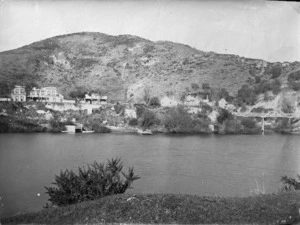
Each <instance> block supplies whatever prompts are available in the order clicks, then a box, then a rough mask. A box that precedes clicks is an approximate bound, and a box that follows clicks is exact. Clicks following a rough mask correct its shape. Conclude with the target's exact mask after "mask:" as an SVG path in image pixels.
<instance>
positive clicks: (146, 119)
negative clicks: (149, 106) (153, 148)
mask: <svg viewBox="0 0 300 225" xmlns="http://www.w3.org/2000/svg"><path fill="white" fill-rule="evenodd" d="M155 124H159V120H158V118H157V117H156V115H155V113H154V112H153V111H150V110H145V111H144V113H143V115H142V116H141V126H142V127H143V128H149V127H151V126H152V125H155Z"/></svg>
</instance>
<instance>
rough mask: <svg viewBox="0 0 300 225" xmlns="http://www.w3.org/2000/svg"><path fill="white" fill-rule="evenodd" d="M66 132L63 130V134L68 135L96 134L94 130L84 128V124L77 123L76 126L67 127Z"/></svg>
mask: <svg viewBox="0 0 300 225" xmlns="http://www.w3.org/2000/svg"><path fill="white" fill-rule="evenodd" d="M65 129H66V130H63V131H62V133H68V134H75V133H83V134H89V133H94V132H95V131H94V130H91V129H89V128H87V127H86V126H84V125H83V124H80V123H77V124H74V125H66V126H65Z"/></svg>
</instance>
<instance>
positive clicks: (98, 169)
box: [45, 158, 140, 206]
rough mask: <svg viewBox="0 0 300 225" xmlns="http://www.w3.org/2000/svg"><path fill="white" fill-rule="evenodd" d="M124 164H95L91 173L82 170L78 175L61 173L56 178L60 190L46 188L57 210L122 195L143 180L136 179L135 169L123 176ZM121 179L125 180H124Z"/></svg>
mask: <svg viewBox="0 0 300 225" xmlns="http://www.w3.org/2000/svg"><path fill="white" fill-rule="evenodd" d="M122 169H123V165H122V163H121V160H120V159H118V158H116V159H111V160H108V162H107V164H106V165H104V164H102V163H101V164H99V163H97V162H94V163H93V164H91V165H88V167H87V169H85V168H80V167H79V168H78V174H76V173H75V172H73V171H72V170H65V171H64V172H63V171H61V172H60V174H59V175H56V176H55V182H54V183H53V184H54V185H56V187H45V188H46V190H47V192H46V193H47V194H48V195H49V196H50V199H49V201H50V202H51V203H52V205H54V206H66V205H69V204H75V203H79V202H83V201H90V200H95V199H99V198H102V197H104V196H108V195H114V194H122V193H124V192H125V191H126V190H127V188H130V187H131V184H132V182H133V181H135V180H137V179H139V178H140V177H139V176H137V175H135V174H134V172H133V167H132V168H129V169H128V173H127V174H125V173H123V172H122ZM121 175H123V177H124V178H125V180H123V179H122V178H121Z"/></svg>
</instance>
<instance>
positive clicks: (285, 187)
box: [280, 175, 300, 192]
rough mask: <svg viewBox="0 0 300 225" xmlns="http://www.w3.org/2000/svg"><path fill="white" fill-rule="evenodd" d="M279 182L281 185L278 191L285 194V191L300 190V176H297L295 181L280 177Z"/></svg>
mask: <svg viewBox="0 0 300 225" xmlns="http://www.w3.org/2000/svg"><path fill="white" fill-rule="evenodd" d="M280 182H281V184H282V187H281V189H280V191H283V192H286V191H294V190H300V175H297V178H296V179H294V178H291V177H287V176H283V177H281V180H280Z"/></svg>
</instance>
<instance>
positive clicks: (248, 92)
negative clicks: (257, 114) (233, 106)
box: [236, 84, 257, 106]
mask: <svg viewBox="0 0 300 225" xmlns="http://www.w3.org/2000/svg"><path fill="white" fill-rule="evenodd" d="M256 99H257V94H256V93H255V92H254V90H253V88H251V87H249V86H248V85H247V84H245V85H243V86H242V87H241V88H240V89H239V90H238V93H237V97H236V100H237V104H238V105H240V106H241V105H243V104H247V105H254V104H255V102H256Z"/></svg>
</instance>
